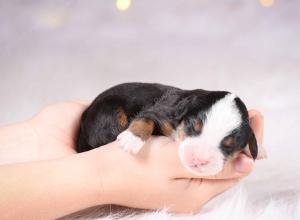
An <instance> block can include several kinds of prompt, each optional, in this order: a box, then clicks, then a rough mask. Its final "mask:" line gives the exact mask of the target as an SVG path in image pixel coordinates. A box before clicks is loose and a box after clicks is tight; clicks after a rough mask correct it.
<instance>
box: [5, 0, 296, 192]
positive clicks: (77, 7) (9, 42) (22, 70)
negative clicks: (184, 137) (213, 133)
mask: <svg viewBox="0 0 300 220" xmlns="http://www.w3.org/2000/svg"><path fill="white" fill-rule="evenodd" d="M299 39H300V1H297V0H222V1H211V0H190V1H184V0H164V1H158V0H157V1H146V0H132V1H130V0H110V1H101V0H89V1H79V0H39V1H34V0H0V103H1V104H0V125H6V124H9V123H14V122H17V121H20V120H24V119H26V118H28V117H30V116H32V115H34V114H35V113H37V112H38V111H39V110H40V109H41V108H42V107H44V106H45V105H48V104H51V103H55V102H61V101H65V100H74V99H81V100H92V99H93V98H95V97H96V96H97V95H98V94H99V93H100V92H101V91H103V90H105V89H107V88H109V87H111V86H113V85H116V84H118V83H122V82H129V81H142V82H159V83H164V84H170V85H173V86H178V87H181V88H185V89H195V88H203V89H208V90H228V91H232V92H234V93H236V94H237V95H239V96H240V97H241V98H242V100H244V102H245V103H246V104H247V106H248V107H249V108H257V109H259V110H260V111H262V112H263V113H264V115H265V123H266V125H265V142H264V145H265V147H266V148H267V149H268V151H269V156H271V159H270V160H269V162H259V163H258V166H261V167H264V172H265V173H268V175H261V173H260V172H262V171H261V170H260V169H256V170H257V171H256V174H254V175H252V176H251V178H250V180H249V181H248V182H247V184H248V185H249V189H250V190H251V189H252V185H254V184H255V189H256V192H257V190H261V192H266V193H265V194H264V193H261V195H262V196H266V195H268V193H267V191H266V189H268V190H270V188H272V187H273V188H274V190H275V191H276V189H278V191H281V192H282V191H283V190H287V191H288V190H290V189H291V188H292V189H293V190H297V191H298V192H299V190H300V174H299V172H300V171H299V170H300V169H299V167H300V165H299V162H297V161H299V159H298V157H299V155H300V146H299V141H297V139H296V138H297V137H298V136H299V134H298V133H299V131H300V117H299V112H300V99H299V96H300V72H299V69H300V43H299ZM283 160H285V161H286V162H285V163H281V161H283ZM276 178H284V179H285V182H281V183H280V185H279V184H277V185H276V183H274V184H271V185H270V181H271V182H272V181H273V180H274V179H276ZM258 179H259V182H260V184H257V182H255V181H258ZM251 184H252V185H251ZM284 184H285V185H284ZM283 186H284V187H283ZM279 189H280V190H279Z"/></svg>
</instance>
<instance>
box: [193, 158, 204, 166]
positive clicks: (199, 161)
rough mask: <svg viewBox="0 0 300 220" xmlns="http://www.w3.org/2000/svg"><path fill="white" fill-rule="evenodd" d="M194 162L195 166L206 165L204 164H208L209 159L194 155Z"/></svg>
mask: <svg viewBox="0 0 300 220" xmlns="http://www.w3.org/2000/svg"><path fill="white" fill-rule="evenodd" d="M192 163H193V165H194V166H196V167H200V166H204V165H206V164H208V160H206V159H202V158H196V157H194V158H193V160H192Z"/></svg>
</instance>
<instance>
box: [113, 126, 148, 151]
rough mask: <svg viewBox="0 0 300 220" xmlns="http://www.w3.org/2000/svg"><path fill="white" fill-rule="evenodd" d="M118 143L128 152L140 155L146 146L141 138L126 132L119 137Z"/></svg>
mask: <svg viewBox="0 0 300 220" xmlns="http://www.w3.org/2000/svg"><path fill="white" fill-rule="evenodd" d="M117 141H118V142H119V143H120V144H121V147H122V148H123V149H124V150H125V151H128V152H131V153H134V154H136V153H138V152H139V151H140V149H141V148H142V147H143V145H144V144H145V141H143V140H142V139H141V138H140V137H138V136H136V135H134V134H133V133H132V132H131V131H128V130H125V131H123V132H122V133H120V134H119V135H118V137H117Z"/></svg>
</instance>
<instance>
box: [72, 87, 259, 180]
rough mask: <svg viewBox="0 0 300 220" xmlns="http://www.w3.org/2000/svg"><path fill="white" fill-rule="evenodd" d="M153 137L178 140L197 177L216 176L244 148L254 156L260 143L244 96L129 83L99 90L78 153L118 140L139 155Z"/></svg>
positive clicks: (83, 122) (84, 124) (184, 159)
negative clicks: (158, 136) (242, 98)
mask: <svg viewBox="0 0 300 220" xmlns="http://www.w3.org/2000/svg"><path fill="white" fill-rule="evenodd" d="M151 135H164V136H167V137H171V138H173V139H174V140H176V141H178V142H180V145H179V156H180V159H181V161H182V163H183V165H184V166H185V167H186V168H187V169H188V170H189V171H191V172H192V173H194V174H196V175H203V176H204V175H205V176H206V175H214V174H216V173H218V172H220V171H221V170H222V168H223V165H224V163H225V162H226V159H228V158H229V157H230V156H233V155H234V154H235V153H238V152H241V151H243V150H245V149H246V147H247V145H248V150H247V151H246V152H248V154H251V155H250V156H252V157H253V159H256V157H257V152H258V149H257V143H256V138H255V135H254V133H253V131H252V129H251V127H250V125H249V118H248V111H247V108H246V106H245V105H244V103H243V102H242V101H241V99H240V98H238V97H237V96H235V95H234V94H232V93H229V92H224V91H205V90H202V89H196V90H182V89H179V88H175V87H171V86H166V85H161V84H150V83H125V84H120V85H117V86H114V87H112V88H110V89H108V90H106V91H104V92H103V93H101V94H100V95H99V96H98V97H97V98H96V99H95V100H94V101H93V103H92V104H91V105H90V106H89V107H88V108H87V110H86V111H85V112H84V113H83V115H82V119H81V125H80V130H79V134H78V140H77V148H76V150H77V152H83V151H87V150H91V149H93V148H96V147H99V146H102V145H105V144H107V143H109V142H112V141H114V140H116V139H117V140H118V141H119V143H120V145H121V146H122V147H123V148H124V150H126V151H129V152H132V153H137V152H138V151H139V150H140V149H141V148H142V147H143V145H144V143H145V142H146V141H147V139H148V138H149V137H150V136H151Z"/></svg>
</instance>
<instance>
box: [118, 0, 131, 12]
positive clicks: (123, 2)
mask: <svg viewBox="0 0 300 220" xmlns="http://www.w3.org/2000/svg"><path fill="white" fill-rule="evenodd" d="M130 5H131V0H116V7H117V9H118V10H120V11H126V10H128V9H129V7H130Z"/></svg>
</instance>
